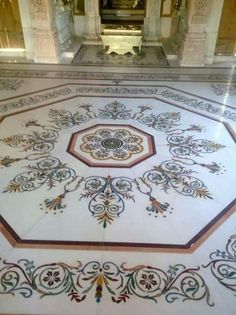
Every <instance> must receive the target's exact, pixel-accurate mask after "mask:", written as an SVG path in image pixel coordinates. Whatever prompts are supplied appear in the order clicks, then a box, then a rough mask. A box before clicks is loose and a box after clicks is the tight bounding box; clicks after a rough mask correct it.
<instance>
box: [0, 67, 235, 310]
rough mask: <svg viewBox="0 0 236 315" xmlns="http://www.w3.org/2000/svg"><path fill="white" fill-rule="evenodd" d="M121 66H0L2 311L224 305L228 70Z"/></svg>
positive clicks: (228, 248) (231, 219) (231, 295)
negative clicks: (106, 67) (129, 67)
mask: <svg viewBox="0 0 236 315" xmlns="http://www.w3.org/2000/svg"><path fill="white" fill-rule="evenodd" d="M38 69H39V70H38ZM117 69H118V68H112V67H111V68H109V72H104V71H103V70H102V68H99V67H97V68H96V70H95V71H94V72H92V71H93V70H94V68H93V69H90V68H89V67H88V68H86V67H78V66H77V67H76V66H73V67H72V66H56V65H55V66H53V65H51V66H46V65H41V66H40V67H39V66H37V65H15V66H14V65H12V66H10V65H4V64H2V65H1V70H0V77H1V78H0V91H1V101H0V115H1V116H0V119H1V124H0V152H1V154H0V176H1V180H0V192H1V193H0V198H1V207H0V212H1V213H0V214H1V216H0V230H1V235H0V248H1V258H2V259H1V261H0V293H1V295H0V305H1V306H0V313H1V314H6V313H7V314H78V313H80V314H121V313H124V314H130V313H131V312H133V313H135V314H143V313H144V312H145V313H146V314H156V313H157V312H158V311H159V312H160V313H161V314H164V315H167V314H168V315H173V314H180V313H181V314H189V313H190V312H191V314H193V315H197V314H204V315H205V314H206V315H208V314H209V315H210V314H212V315H213V314H214V315H218V314H222V313H223V312H224V313H225V314H234V312H235V308H236V299H235V292H236V287H235V284H236V278H235V274H236V224H235V222H236V221H235V218H236V214H235V210H236V204H235V189H234V188H233V187H234V183H235V179H236V165H235V153H236V147H235V140H236V136H235V132H234V130H235V122H236V108H235V93H234V90H235V83H232V82H235V80H236V78H235V73H234V71H233V70H229V69H228V70H227V69H211V70H209V69H170V68H167V69H158V70H157V69H156V70H155V71H154V69H153V70H152V69H145V68H142V71H140V69H135V68H133V69H132V70H130V71H128V72H127V69H122V68H119V71H117ZM222 300H223V301H224V303H222Z"/></svg>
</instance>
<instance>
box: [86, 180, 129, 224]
mask: <svg viewBox="0 0 236 315" xmlns="http://www.w3.org/2000/svg"><path fill="white" fill-rule="evenodd" d="M84 191H85V193H82V194H81V198H91V200H90V202H89V205H88V208H89V211H90V212H91V213H92V215H93V217H94V218H96V219H97V220H98V222H99V223H102V224H103V227H104V228H105V227H106V226H107V223H109V224H111V223H112V222H113V220H114V219H116V218H118V217H119V215H120V214H121V213H122V212H123V211H124V208H125V202H124V199H132V200H133V201H134V196H133V195H132V194H131V192H132V183H131V180H130V179H128V178H125V177H114V178H111V177H110V176H108V177H107V178H105V177H99V176H93V177H88V178H87V179H86V182H85V186H84Z"/></svg>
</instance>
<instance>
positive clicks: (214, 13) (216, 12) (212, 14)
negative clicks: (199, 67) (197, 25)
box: [205, 0, 224, 64]
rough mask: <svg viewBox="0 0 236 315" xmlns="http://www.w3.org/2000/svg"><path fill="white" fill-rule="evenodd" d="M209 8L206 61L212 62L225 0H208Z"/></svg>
mask: <svg viewBox="0 0 236 315" xmlns="http://www.w3.org/2000/svg"><path fill="white" fill-rule="evenodd" d="M208 1H209V7H208V8H209V9H208V10H207V26H206V54H205V58H206V63H208V64H211V63H213V61H214V55H215V46H216V41H217V36H218V30H219V25H220V19H221V14H222V9H223V5H224V0H208Z"/></svg>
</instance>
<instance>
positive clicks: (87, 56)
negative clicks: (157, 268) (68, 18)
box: [73, 45, 168, 67]
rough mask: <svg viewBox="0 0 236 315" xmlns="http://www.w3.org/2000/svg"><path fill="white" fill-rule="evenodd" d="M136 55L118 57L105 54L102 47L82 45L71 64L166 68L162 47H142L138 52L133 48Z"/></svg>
mask: <svg viewBox="0 0 236 315" xmlns="http://www.w3.org/2000/svg"><path fill="white" fill-rule="evenodd" d="M134 50H135V51H136V52H137V54H136V55H132V54H131V53H127V54H125V55H118V54H116V53H111V54H109V55H107V54H105V52H104V49H103V47H102V46H91V45H83V46H82V47H81V48H80V50H79V52H78V53H77V55H76V56H75V58H74V60H73V64H80V65H103V66H123V67H124V66H133V67H135V66H139V67H140V66H144V67H148V66H151V67H166V66H168V61H167V60H166V57H165V54H164V52H163V49H162V47H159V46H155V47H142V50H141V51H140V52H139V51H138V48H137V49H136V48H134Z"/></svg>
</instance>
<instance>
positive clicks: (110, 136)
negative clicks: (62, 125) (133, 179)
mask: <svg viewBox="0 0 236 315" xmlns="http://www.w3.org/2000/svg"><path fill="white" fill-rule="evenodd" d="M82 141H83V143H82V144H81V146H80V148H81V150H82V151H84V152H86V153H89V154H90V155H91V156H92V157H93V158H95V159H98V160H107V159H113V160H127V159H129V158H130V157H131V156H132V155H133V154H136V153H140V152H142V151H143V146H142V138H141V137H139V136H137V135H132V134H131V133H130V132H129V131H128V130H125V129H116V130H111V129H105V128H102V129H99V130H98V131H96V132H95V133H90V134H86V135H85V136H84V137H83V139H82Z"/></svg>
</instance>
